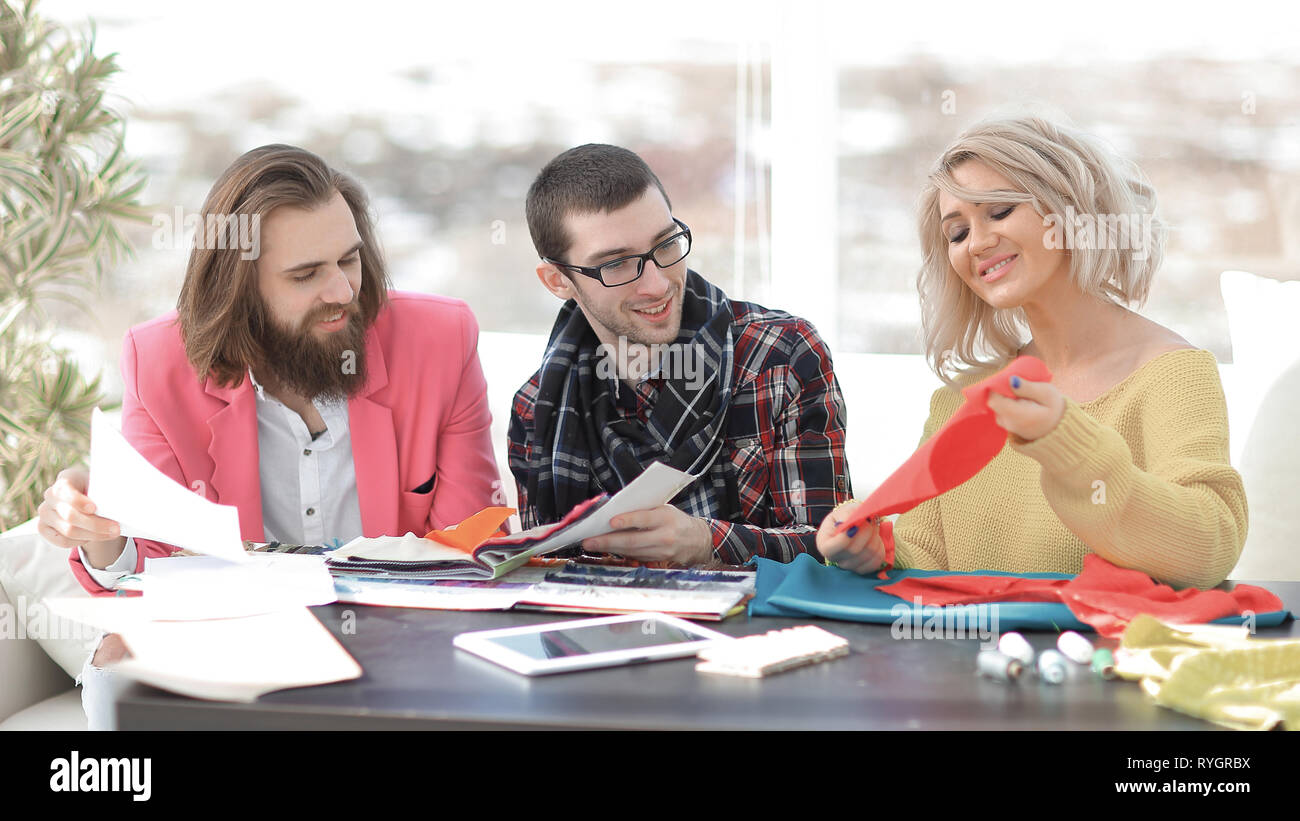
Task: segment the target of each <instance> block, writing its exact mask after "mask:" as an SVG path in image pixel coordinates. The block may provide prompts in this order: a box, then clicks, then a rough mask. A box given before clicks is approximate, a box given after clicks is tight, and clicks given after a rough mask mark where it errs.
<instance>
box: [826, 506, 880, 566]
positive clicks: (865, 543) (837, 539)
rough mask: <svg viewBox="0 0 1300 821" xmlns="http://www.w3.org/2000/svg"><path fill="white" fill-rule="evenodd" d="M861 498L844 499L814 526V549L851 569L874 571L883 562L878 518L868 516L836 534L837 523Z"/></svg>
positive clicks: (845, 517)
mask: <svg viewBox="0 0 1300 821" xmlns="http://www.w3.org/2000/svg"><path fill="white" fill-rule="evenodd" d="M859 504H861V502H858V501H857V500H854V501H851V502H844V503H843V504H841V505H840V506H839V507H837V508H835V509H834V510H832V511H831V514H830V515H829V516H827V517H826V518H825V519H823V520H822V525H821V527H820V528H818V529H817V549H818V550H819V551H820V552H821V554H822V555H823V556H825V557H826V559H827V560H828V561H832V562H834V563H835V564H836V565H838V566H840V567H842V568H844V569H845V570H852V571H853V572H854V573H863V574H865V573H874V572H876V571H877V570H879V569H880V568H881V566H882V565H883V564H884V563H885V543H884V541H882V540H881V538H880V522H879V521H878V520H874V519H869V520H868V521H867V522H865V523H864V524H862V525H859V526H858V527H851V528H849V529H848V530H847V531H845V532H843V533H840V534H836V533H835V530H836V529H837V528H838V527H839V526H840V523H841V522H843V521H844V520H845V519H847V518H848V517H849V516H851V515H853V511H854V510H855V509H856V508H857V507H858V505H859Z"/></svg>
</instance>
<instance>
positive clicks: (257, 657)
mask: <svg viewBox="0 0 1300 821" xmlns="http://www.w3.org/2000/svg"><path fill="white" fill-rule="evenodd" d="M122 640H123V641H124V642H125V643H126V646H127V648H128V649H129V650H130V651H131V655H132V658H128V659H125V660H123V661H121V662H119V663H118V664H116V665H115V666H114V668H113V669H115V670H116V671H117V672H119V673H122V674H123V675H126V676H128V677H130V678H134V679H136V680H138V681H142V682H144V683H145V684H151V685H153V686H154V687H160V688H162V689H164V690H170V691H172V692H174V693H180V694H181V695H186V696H192V697H195V698H205V699H213V700H222V701H253V700H255V699H256V698H257V697H258V696H260V695H262V694H264V693H269V692H272V691H274V690H283V689H284V688H286V687H305V686H308V685H314V684H328V683H330V682H335V681H346V680H348V679H354V678H358V677H360V675H361V672H362V671H361V665H359V664H357V662H356V660H355V659H353V658H352V656H350V655H349V654H348V652H347V651H346V650H345V649H343V647H342V645H340V644H339V643H338V641H337V640H336V639H335V638H334V636H333V635H332V634H331V633H330V632H329V631H328V630H326V629H325V627H324V626H323V625H322V624H321V623H320V622H319V621H317V620H316V617H315V616H313V615H312V614H311V612H310V611H308V610H307V609H306V608H302V607H299V608H295V609H292V610H283V611H280V612H277V613H266V614H263V615H260V616H248V617H245V618H239V619H214V620H211V621H195V622H166V621H151V622H145V623H142V624H138V625H135V626H132V627H128V628H127V629H126V630H123V631H122Z"/></svg>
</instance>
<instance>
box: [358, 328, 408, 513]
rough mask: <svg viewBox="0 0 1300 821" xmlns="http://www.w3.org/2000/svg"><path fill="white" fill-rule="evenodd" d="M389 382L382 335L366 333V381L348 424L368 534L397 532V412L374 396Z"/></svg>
mask: <svg viewBox="0 0 1300 821" xmlns="http://www.w3.org/2000/svg"><path fill="white" fill-rule="evenodd" d="M387 385H388V370H387V368H386V367H385V365H384V352H383V349H382V348H381V347H380V344H379V335H378V334H377V333H376V332H375V330H374V329H373V328H372V329H371V330H370V332H369V333H368V334H367V335H366V384H365V387H363V388H362V389H361V392H360V393H358V394H357V395H356V396H354V397H353V398H352V399H351V401H349V402H348V428H349V431H350V433H351V437H352V464H353V467H354V468H355V469H356V472H357V501H358V502H359V503H360V507H361V529H362V531H363V532H364V533H365V534H366V535H367V536H380V535H394V536H395V535H401V534H399V533H397V501H398V498H399V496H398V483H397V435H396V433H395V432H394V430H393V412H392V411H391V410H389V408H388V407H387V406H385V405H381V404H379V403H378V402H376V401H374V400H372V399H370V398H369V397H370V395H371V394H373V393H374V392H375V391H378V390H380V389H381V388H384V387H386V386H387Z"/></svg>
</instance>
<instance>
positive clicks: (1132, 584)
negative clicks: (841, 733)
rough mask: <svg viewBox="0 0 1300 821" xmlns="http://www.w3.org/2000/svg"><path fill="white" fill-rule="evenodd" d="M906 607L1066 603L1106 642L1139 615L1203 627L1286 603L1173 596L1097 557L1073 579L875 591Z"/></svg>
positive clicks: (1221, 594)
mask: <svg viewBox="0 0 1300 821" xmlns="http://www.w3.org/2000/svg"><path fill="white" fill-rule="evenodd" d="M877 589H878V590H880V591H883V592H885V593H889V594H891V595H894V596H898V597H899V598H901V599H904V600H906V601H909V602H910V601H914V600H916V599H920V601H921V603H922V604H927V605H932V606H936V607H943V606H946V605H954V604H978V603H980V602H1001V601H1020V602H1033V601H1046V602H1056V601H1059V602H1062V603H1064V604H1065V605H1066V606H1067V607H1069V608H1070V612H1072V613H1074V615H1075V618H1077V619H1078V620H1079V621H1081V622H1083V623H1084V624H1089V625H1091V626H1092V627H1093V628H1094V629H1095V630H1096V631H1097V632H1098V633H1100V634H1101V635H1103V636H1109V637H1115V636H1119V635H1120V634H1121V633H1123V632H1124V628H1125V627H1126V626H1127V625H1128V623H1129V621H1131V620H1132V619H1133V617H1134V616H1137V615H1139V614H1141V613H1146V614H1148V615H1151V616H1155V617H1156V618H1158V619H1161V620H1163V621H1167V622H1170V623H1172V624H1199V623H1203V622H1208V621H1214V620H1215V619H1219V618H1223V617H1224V616H1233V615H1240V614H1241V613H1243V612H1245V611H1247V610H1249V611H1252V612H1255V613H1271V612H1273V611H1276V610H1281V609H1282V600H1281V599H1279V598H1278V597H1277V596H1275V595H1273V594H1272V593H1270V592H1269V591H1267V590H1265V589H1263V588H1262V587H1255V586H1254V585H1249V584H1239V585H1236V586H1235V588H1234V589H1232V590H1199V589H1197V588H1195V587H1189V588H1187V589H1185V590H1174V589H1173V588H1172V587H1170V586H1169V585H1166V584H1157V583H1156V582H1155V581H1153V580H1152V579H1151V577H1149V576H1147V575H1146V574H1145V573H1142V572H1141V571H1138V570H1127V569H1125V568H1122V567H1116V566H1115V565H1113V564H1111V563H1110V562H1108V561H1106V560H1105V559H1103V558H1102V557H1101V556H1098V555H1096V554H1095V553H1090V554H1089V555H1087V556H1084V557H1083V572H1082V573H1080V574H1079V575H1078V576H1075V577H1074V578H1073V579H1024V578H1018V577H1016V576H965V575H963V576H931V577H929V578H912V579H903V580H902V581H898V582H895V583H894V584H890V585H882V586H881V587H879V588H877Z"/></svg>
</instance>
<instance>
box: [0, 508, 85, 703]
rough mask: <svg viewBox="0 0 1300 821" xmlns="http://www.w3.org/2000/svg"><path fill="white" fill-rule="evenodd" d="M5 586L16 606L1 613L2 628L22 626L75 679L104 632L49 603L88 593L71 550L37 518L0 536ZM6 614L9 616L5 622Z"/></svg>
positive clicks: (0, 579) (0, 582) (1, 579)
mask: <svg viewBox="0 0 1300 821" xmlns="http://www.w3.org/2000/svg"><path fill="white" fill-rule="evenodd" d="M0 586H3V587H4V590H5V593H6V594H7V595H8V598H9V601H10V603H12V605H13V609H12V610H11V611H10V612H9V613H8V614H4V615H0V631H18V632H19V633H20V634H22V635H26V636H28V637H30V638H34V639H36V641H37V642H39V643H40V645H41V647H42V648H43V649H44V650H45V652H46V653H47V654H48V655H49V657H50V658H51V659H53V660H54V662H55V663H56V664H58V665H59V666H60V667H62V668H63V671H64V672H65V673H67V674H68V675H69V676H71V677H73V678H76V677H77V676H78V675H79V674H80V673H81V667H82V664H83V662H85V660H86V657H87V656H88V655H89V654H90V653H91V651H92V650H94V648H95V646H96V644H97V643H98V641H99V636H100V634H101V633H100V631H98V630H94V629H92V628H89V627H87V626H85V625H82V624H77V623H76V622H71V621H68V620H67V619H61V618H59V617H57V616H55V615H54V614H52V613H51V612H49V609H48V608H47V607H46V606H45V600H46V599H51V598H69V597H76V598H80V597H88V596H89V595H90V594H89V593H87V592H86V591H85V589H84V588H82V586H81V584H80V583H78V582H77V579H76V577H75V576H73V575H72V570H71V569H70V568H69V566H68V551H67V550H65V549H64V548H60V547H55V546H54V545H52V544H50V543H49V542H47V541H45V540H44V539H42V538H41V537H40V536H38V535H37V534H36V522H35V520H32V521H29V522H27V523H26V524H23V525H20V526H19V527H16V528H14V529H13V530H10V531H7V532H6V533H4V534H2V535H0ZM5 615H7V616H9V617H10V620H9V621H8V622H6V620H5Z"/></svg>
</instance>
